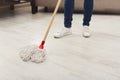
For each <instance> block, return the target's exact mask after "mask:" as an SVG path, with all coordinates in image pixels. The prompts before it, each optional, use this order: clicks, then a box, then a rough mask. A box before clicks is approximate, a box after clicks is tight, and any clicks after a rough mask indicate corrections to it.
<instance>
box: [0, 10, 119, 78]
mask: <svg viewBox="0 0 120 80" xmlns="http://www.w3.org/2000/svg"><path fill="white" fill-rule="evenodd" d="M30 12H31V11H30V8H18V9H16V10H15V12H9V13H8V11H4V12H1V13H0V80H120V16H119V15H93V18H92V22H91V30H92V36H91V38H87V39H86V38H83V37H82V36H81V32H82V31H81V27H82V26H81V24H82V18H83V15H82V14H74V16H73V17H74V21H73V27H72V31H73V34H72V35H71V36H68V37H65V38H61V39H54V38H53V33H54V32H55V31H56V30H59V29H60V28H61V27H62V26H63V19H64V18H63V14H62V13H59V14H58V15H57V16H56V19H55V21H54V24H53V27H52V29H51V31H50V34H49V36H48V38H47V41H46V45H45V48H46V50H47V60H46V61H45V62H44V63H42V64H35V63H32V62H23V61H22V60H21V59H20V57H19V55H18V53H19V51H20V49H21V48H23V47H24V46H27V45H31V44H38V45H39V43H40V42H41V40H42V38H43V34H44V32H45V29H46V27H47V25H48V23H49V20H50V18H51V13H43V12H39V13H37V14H35V15H32V14H31V13H30Z"/></svg>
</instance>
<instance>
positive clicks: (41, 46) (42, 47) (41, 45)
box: [39, 41, 45, 49]
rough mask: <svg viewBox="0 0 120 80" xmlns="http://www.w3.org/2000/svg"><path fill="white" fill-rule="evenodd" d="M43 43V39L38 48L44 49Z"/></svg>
mask: <svg viewBox="0 0 120 80" xmlns="http://www.w3.org/2000/svg"><path fill="white" fill-rule="evenodd" d="M44 44H45V41H42V42H41V44H40V46H39V48H40V49H44Z"/></svg>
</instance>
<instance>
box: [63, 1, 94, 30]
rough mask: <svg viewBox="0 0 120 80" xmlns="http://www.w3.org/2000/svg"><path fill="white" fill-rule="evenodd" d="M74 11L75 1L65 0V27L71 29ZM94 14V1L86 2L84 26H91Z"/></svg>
mask: <svg viewBox="0 0 120 80" xmlns="http://www.w3.org/2000/svg"><path fill="white" fill-rule="evenodd" d="M73 11H74V0H65V2H64V26H65V27H66V28H71V25H72V15H73ZM92 12H93V0H84V19H83V26H85V25H86V26H89V23H90V21H91V16H92Z"/></svg>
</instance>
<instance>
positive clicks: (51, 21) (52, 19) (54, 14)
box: [43, 0, 62, 41]
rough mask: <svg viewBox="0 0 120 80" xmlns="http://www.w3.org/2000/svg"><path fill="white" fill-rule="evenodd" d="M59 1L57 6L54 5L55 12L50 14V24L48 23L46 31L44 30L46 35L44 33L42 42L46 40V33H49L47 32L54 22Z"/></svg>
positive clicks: (59, 0)
mask: <svg viewBox="0 0 120 80" xmlns="http://www.w3.org/2000/svg"><path fill="white" fill-rule="evenodd" d="M61 1H62V0H58V2H57V5H56V7H55V10H54V13H53V14H52V17H51V20H50V23H49V25H48V28H47V30H46V33H45V35H44V38H43V41H45V40H46V38H47V36H48V33H49V31H50V28H51V26H52V23H53V21H54V18H55V16H56V14H57V11H58V8H59V6H60V4H61Z"/></svg>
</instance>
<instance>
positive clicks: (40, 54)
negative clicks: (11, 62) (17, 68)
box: [19, 45, 45, 63]
mask: <svg viewBox="0 0 120 80" xmlns="http://www.w3.org/2000/svg"><path fill="white" fill-rule="evenodd" d="M19 55H20V58H21V59H22V60H23V61H29V60H31V61H32V62H37V63H38V62H43V61H44V60H45V49H39V48H38V46H37V45H31V46H27V47H24V48H23V49H22V50H21V51H20V53H19Z"/></svg>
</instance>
